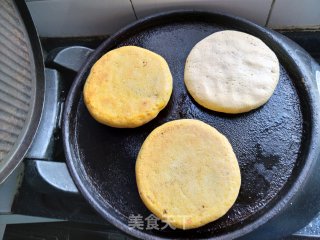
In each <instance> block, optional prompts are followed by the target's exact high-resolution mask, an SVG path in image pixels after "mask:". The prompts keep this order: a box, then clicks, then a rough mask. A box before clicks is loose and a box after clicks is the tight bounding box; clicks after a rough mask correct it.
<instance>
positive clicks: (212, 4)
mask: <svg viewBox="0 0 320 240" xmlns="http://www.w3.org/2000/svg"><path fill="white" fill-rule="evenodd" d="M132 2H133V6H134V8H135V11H136V13H137V16H138V18H141V17H143V16H146V15H149V14H151V13H155V12H159V11H163V10H173V9H204V10H211V11H222V12H226V13H230V14H233V15H237V16H240V17H244V18H247V19H249V20H251V21H253V22H255V23H258V24H260V25H265V23H266V20H267V17H268V13H269V10H270V6H271V2H272V0H132Z"/></svg>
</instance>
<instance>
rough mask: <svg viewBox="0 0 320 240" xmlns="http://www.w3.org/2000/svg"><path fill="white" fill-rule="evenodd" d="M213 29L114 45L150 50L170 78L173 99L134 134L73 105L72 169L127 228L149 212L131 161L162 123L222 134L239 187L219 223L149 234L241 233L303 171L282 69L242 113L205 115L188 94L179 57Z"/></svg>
mask: <svg viewBox="0 0 320 240" xmlns="http://www.w3.org/2000/svg"><path fill="white" fill-rule="evenodd" d="M219 30H222V28H221V27H220V26H218V25H215V24H207V23H204V22H199V23H195V22H194V21H193V22H180V23H175V24H172V23H171V24H165V25H161V26H160V27H159V26H157V27H151V28H150V27H149V28H148V30H142V31H141V32H138V33H136V34H134V35H130V36H129V37H128V36H127V39H126V40H124V41H122V42H119V43H118V45H117V47H119V46H123V45H137V46H141V47H144V48H147V49H149V50H152V51H154V52H156V53H158V54H160V55H161V56H163V57H164V58H165V59H166V60H167V62H168V64H169V67H170V69H171V72H172V75H173V79H174V87H173V94H172V97H171V99H170V102H169V104H168V106H167V107H166V108H165V109H164V110H163V111H162V112H161V113H160V114H159V116H158V117H157V118H156V119H154V120H153V121H151V122H150V123H148V124H146V125H144V126H142V127H139V128H136V129H116V128H110V127H107V126H104V125H101V124H99V123H97V122H96V121H95V120H94V119H93V118H92V117H91V116H90V115H89V113H88V111H87V109H86V107H85V106H84V104H83V100H82V98H81V100H80V102H79V104H78V107H77V116H76V120H75V123H76V126H75V131H76V132H75V133H71V134H76V135H77V137H78V140H76V142H74V144H75V145H76V146H77V150H76V151H77V152H76V159H79V160H80V162H78V163H77V164H80V167H81V169H82V171H83V173H82V174H83V175H82V176H85V177H84V178H86V181H88V182H89V183H90V185H92V186H93V187H94V188H95V191H96V192H97V193H99V195H100V196H101V197H103V198H104V199H106V202H104V204H106V205H107V206H108V207H109V206H111V207H113V208H115V209H116V212H118V213H119V216H120V217H121V220H122V221H123V223H125V224H128V219H129V216H130V214H134V215H137V214H141V215H143V216H144V217H147V216H148V215H149V214H150V212H149V211H148V210H147V209H146V208H145V206H144V205H143V203H142V201H141V200H140V197H139V194H138V191H137V187H136V183H135V170H134V167H135V160H136V157H137V154H138V151H139V149H140V147H141V145H142V143H143V141H144V139H145V138H146V137H147V135H148V134H149V133H150V132H151V131H152V130H153V129H154V128H156V127H157V126H159V125H161V124H163V123H165V122H167V121H171V120H175V119H180V118H195V119H199V120H202V121H204V122H206V123H208V124H210V125H212V126H214V127H215V128H217V129H218V130H219V131H220V132H221V133H223V134H224V135H226V136H227V138H228V139H229V140H230V142H231V144H232V146H233V148H234V151H235V154H236V156H237V158H238V160H239V164H240V168H241V176H242V186H241V190H240V194H239V197H238V199H237V201H236V203H235V205H234V206H233V207H232V209H231V210H230V211H229V212H228V213H227V214H226V215H225V216H224V217H222V218H221V219H219V220H217V221H215V222H213V223H210V224H208V225H206V226H204V227H202V228H198V229H195V230H189V231H178V230H175V231H172V230H170V229H168V230H167V231H161V232H159V231H157V233H156V234H157V235H162V236H166V237H170V236H171V237H174V236H180V237H182V236H188V237H195V236H202V237H209V236H214V235H218V234H219V233H222V232H223V231H226V229H228V232H229V231H231V230H234V229H238V228H241V227H243V226H244V225H245V224H246V223H249V222H252V221H253V220H254V219H255V218H257V217H258V216H260V215H261V214H263V213H264V211H265V210H268V209H269V208H270V207H271V206H272V200H276V199H279V198H280V197H281V196H282V194H283V191H285V190H284V189H283V187H284V186H285V185H286V183H287V182H288V184H290V183H291V181H289V179H290V176H291V177H292V179H294V176H295V174H296V172H298V171H299V169H298V167H297V166H298V165H300V166H301V165H303V163H301V162H300V158H299V156H300V151H301V150H302V149H303V148H301V147H302V146H301V141H302V132H303V131H306V129H303V127H304V126H303V117H305V116H303V114H302V112H301V109H300V101H301V100H302V99H303V97H302V96H303V94H304V93H300V94H301V95H300V98H299V96H298V94H297V92H296V89H295V87H294V82H295V79H291V78H290V76H289V75H288V73H287V72H286V70H285V68H284V67H283V66H281V75H280V81H279V84H278V86H277V88H276V90H275V92H274V95H273V96H272V97H271V99H270V101H269V102H268V103H267V104H266V105H264V106H263V107H261V108H259V109H258V110H255V111H251V112H249V113H245V114H238V115H227V114H221V113H216V112H213V111H208V110H206V109H204V108H202V107H200V106H199V105H198V104H196V103H195V102H194V101H193V100H192V98H191V97H190V96H189V95H188V93H187V90H186V89H185V87H184V83H183V71H184V64H185V60H186V57H187V55H188V53H189V52H190V50H191V48H192V47H193V46H194V45H195V44H196V43H197V42H198V41H199V40H201V39H203V38H204V37H206V36H208V35H209V34H211V33H213V32H216V31H219ZM279 60H280V62H282V61H281V59H279ZM87 74H88V72H87V73H86V75H85V76H87ZM83 83H84V81H82V84H83ZM72 124H73V123H72ZM307 133H308V132H306V134H305V135H304V136H305V137H307V136H308V135H307ZM72 141H73V140H72ZM301 159H303V158H301ZM294 169H295V170H294ZM286 186H287V185H286ZM99 198H100V197H99ZM118 213H117V214H118ZM240 223H241V224H240ZM153 231H156V230H153ZM153 234H155V233H153ZM177 234H179V235H177ZM199 234H200V235H199Z"/></svg>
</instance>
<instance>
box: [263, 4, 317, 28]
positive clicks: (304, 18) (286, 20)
mask: <svg viewBox="0 0 320 240" xmlns="http://www.w3.org/2000/svg"><path fill="white" fill-rule="evenodd" d="M268 26H269V27H271V28H276V29H285V28H318V29H320V1H319V0H276V1H275V4H274V7H273V10H272V12H271V16H270V20H269V24H268Z"/></svg>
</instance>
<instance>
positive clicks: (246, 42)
mask: <svg viewBox="0 0 320 240" xmlns="http://www.w3.org/2000/svg"><path fill="white" fill-rule="evenodd" d="M279 71H280V70H279V61H278V59H277V56H276V55H275V53H274V52H273V51H272V50H271V49H270V48H269V47H268V46H267V45H266V44H265V43H264V42H262V41H261V40H260V39H258V38H256V37H254V36H251V35H249V34H246V33H243V32H238V31H229V30H228V31H221V32H217V33H214V34H212V35H210V36H208V37H206V38H205V39H203V40H202V41H200V42H199V43H197V44H196V45H195V47H194V48H193V49H192V50H191V52H190V54H189V56H188V58H187V61H186V66H185V72H184V81H185V84H186V87H187V89H188V91H189V93H190V94H191V96H192V97H193V98H194V100H195V101H196V102H198V103H199V104H200V105H202V106H203V107H205V108H208V109H211V110H214V111H218V112H224V113H242V112H248V111H250V110H252V109H255V108H258V107H260V106H262V105H263V104H265V103H266V102H267V101H268V100H269V98H270V97H271V95H272V94H273V92H274V90H275V88H276V86H277V83H278V81H279Z"/></svg>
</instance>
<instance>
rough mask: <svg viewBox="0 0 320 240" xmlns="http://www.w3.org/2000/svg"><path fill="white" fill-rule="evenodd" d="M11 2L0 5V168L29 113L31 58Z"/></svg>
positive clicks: (7, 1) (20, 24)
mask: <svg viewBox="0 0 320 240" xmlns="http://www.w3.org/2000/svg"><path fill="white" fill-rule="evenodd" d="M15 16H17V10H16V8H15V6H14V5H13V3H12V2H11V1H10V0H1V2H0V166H1V165H2V164H4V161H3V160H4V159H5V158H6V156H7V155H8V154H9V153H10V151H11V150H12V149H13V146H14V144H15V143H16V142H17V140H18V138H19V136H20V134H21V133H22V129H23V127H24V125H25V122H26V120H27V118H28V113H29V111H30V104H31V97H32V94H33V91H32V74H31V72H30V69H31V66H30V59H31V56H30V54H29V52H28V45H27V42H26V39H28V38H27V37H26V36H25V33H24V28H23V27H24V26H23V25H22V23H21V22H20V19H18V18H17V17H15Z"/></svg>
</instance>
